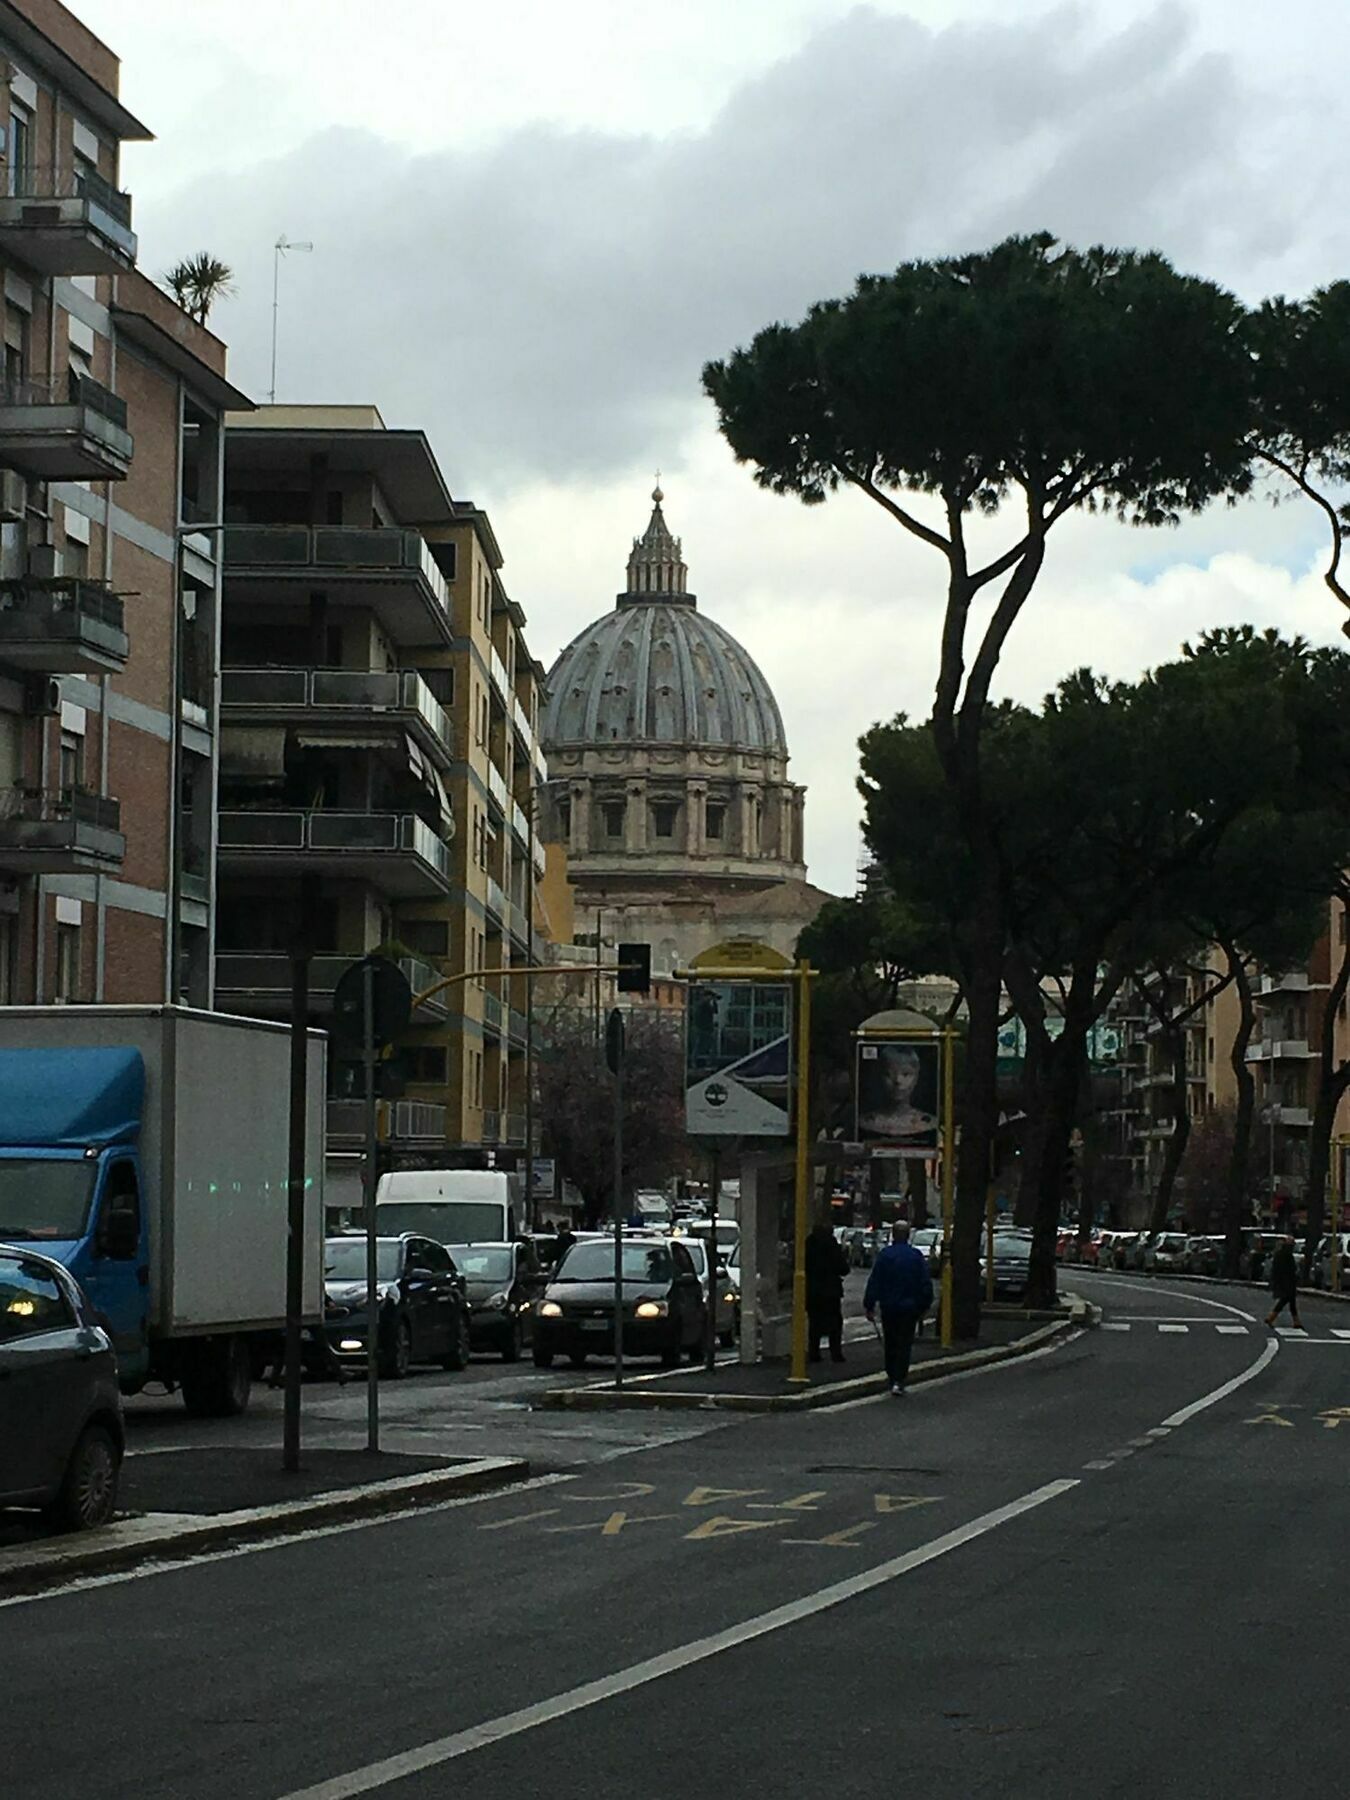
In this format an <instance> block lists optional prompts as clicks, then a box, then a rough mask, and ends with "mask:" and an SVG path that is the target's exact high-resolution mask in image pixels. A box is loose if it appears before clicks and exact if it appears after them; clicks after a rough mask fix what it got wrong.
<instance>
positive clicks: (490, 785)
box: [487, 762, 507, 818]
mask: <svg viewBox="0 0 1350 1800" xmlns="http://www.w3.org/2000/svg"><path fill="white" fill-rule="evenodd" d="M487 791H488V799H489V800H490V801H491V802H492V804H493V805H494V806H495V807H496V808H497V811H498V813H499V814H500V815H501V816H502V817H503V818H505V816H506V799H507V796H506V777H505V776H504V775H503V774H502V772H501V770H500V769H499V768H498V767H497V766H496V764H495V763H492V762H489V764H488V771H487Z"/></svg>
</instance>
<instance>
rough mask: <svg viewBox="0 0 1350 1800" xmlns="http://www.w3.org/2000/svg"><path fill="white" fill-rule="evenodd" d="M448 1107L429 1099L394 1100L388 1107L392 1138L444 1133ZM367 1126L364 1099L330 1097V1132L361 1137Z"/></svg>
mask: <svg viewBox="0 0 1350 1800" xmlns="http://www.w3.org/2000/svg"><path fill="white" fill-rule="evenodd" d="M445 1119H446V1111H445V1108H444V1107H443V1106H437V1105H436V1104H435V1102H434V1101H430V1100H395V1101H394V1103H393V1105H392V1106H391V1107H390V1108H389V1135H390V1137H391V1138H433V1139H443V1138H444V1137H445ZM365 1129H366V1109H365V1102H364V1101H362V1100H330V1101H329V1102H328V1136H329V1138H330V1140H331V1139H333V1138H359V1137H361V1136H362V1135H363V1134H364V1132H365Z"/></svg>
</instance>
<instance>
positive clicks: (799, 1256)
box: [788, 962, 812, 1385]
mask: <svg viewBox="0 0 1350 1800" xmlns="http://www.w3.org/2000/svg"><path fill="white" fill-rule="evenodd" d="M811 974H812V970H811V965H810V963H807V962H799V963H798V964H797V1169H796V1205H795V1209H794V1219H793V1233H792V1238H793V1246H792V1372H791V1374H790V1375H789V1376H788V1380H789V1381H790V1382H792V1383H793V1384H794V1385H797V1384H800V1385H805V1382H806V1229H807V1209H808V1203H809V1198H810V1156H811V1118H810V1112H811V1107H810V1094H811Z"/></svg>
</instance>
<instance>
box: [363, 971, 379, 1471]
mask: <svg viewBox="0 0 1350 1800" xmlns="http://www.w3.org/2000/svg"><path fill="white" fill-rule="evenodd" d="M362 981H363V983H364V987H365V993H364V995H363V1001H362V1009H361V1010H362V1013H363V1015H364V1016H363V1019H362V1029H361V1060H362V1062H363V1064H364V1066H365V1076H366V1163H365V1169H364V1171H363V1180H362V1183H361V1187H362V1198H363V1199H364V1202H365V1208H366V1449H367V1450H375V1451H378V1449H379V1447H380V1341H379V1340H380V1289H379V1281H378V1273H377V1271H378V1263H377V1257H378V1252H377V1246H376V1239H375V1180H376V1174H375V1154H376V1152H375V1142H376V1139H375V968H374V965H373V963H372V962H371V960H370V958H369V957H367V958H366V963H365V968H364V970H363V971H362Z"/></svg>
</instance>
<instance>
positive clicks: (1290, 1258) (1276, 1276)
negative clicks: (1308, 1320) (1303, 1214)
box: [1266, 1236, 1303, 1331]
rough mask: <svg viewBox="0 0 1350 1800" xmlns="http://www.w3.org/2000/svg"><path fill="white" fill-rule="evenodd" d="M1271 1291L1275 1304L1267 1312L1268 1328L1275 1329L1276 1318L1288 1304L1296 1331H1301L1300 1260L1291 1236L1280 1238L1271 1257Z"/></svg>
mask: <svg viewBox="0 0 1350 1800" xmlns="http://www.w3.org/2000/svg"><path fill="white" fill-rule="evenodd" d="M1270 1292H1271V1295H1272V1297H1273V1299H1274V1301H1275V1304H1274V1306H1272V1307H1271V1309H1270V1311H1269V1312H1268V1313H1267V1314H1266V1326H1267V1329H1269V1330H1270V1331H1274V1329H1275V1321H1276V1319H1278V1318H1279V1316H1280V1313H1281V1312H1282V1311H1283V1309H1284V1308H1285V1307H1286V1306H1287V1307H1288V1308H1289V1317H1290V1318H1291V1319H1292V1320H1293V1321H1294V1329H1295V1331H1301V1330H1302V1329H1303V1327H1302V1325H1301V1324H1300V1323H1299V1317H1298V1261H1297V1259H1296V1258H1295V1256H1294V1240H1293V1238H1292V1237H1291V1236H1286V1237H1283V1238H1281V1239H1280V1242H1279V1245H1278V1247H1277V1248H1276V1251H1275V1254H1274V1256H1272V1257H1271V1259H1270Z"/></svg>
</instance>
